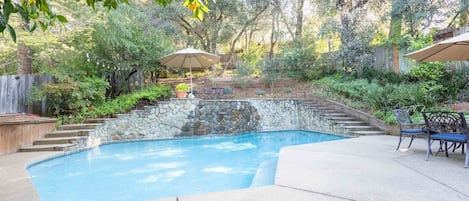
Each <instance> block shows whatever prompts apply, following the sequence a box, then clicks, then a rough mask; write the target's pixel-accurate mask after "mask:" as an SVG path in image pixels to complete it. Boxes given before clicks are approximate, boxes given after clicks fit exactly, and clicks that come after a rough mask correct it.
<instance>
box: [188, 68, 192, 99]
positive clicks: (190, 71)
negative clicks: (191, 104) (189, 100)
mask: <svg viewBox="0 0 469 201" xmlns="http://www.w3.org/2000/svg"><path fill="white" fill-rule="evenodd" d="M189 73H190V74H191V94H192V64H190V65H189Z"/></svg>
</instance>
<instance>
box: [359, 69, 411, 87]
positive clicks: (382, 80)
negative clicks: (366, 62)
mask: <svg viewBox="0 0 469 201" xmlns="http://www.w3.org/2000/svg"><path fill="white" fill-rule="evenodd" d="M351 75H352V77H353V78H355V79H367V80H368V82H371V81H372V80H376V81H377V82H378V83H379V84H380V85H385V84H399V83H403V82H408V81H409V80H411V77H410V76H409V75H407V74H403V73H399V74H396V73H394V72H393V71H391V70H380V69H375V68H371V67H364V68H362V69H361V70H360V71H355V72H354V73H352V74H351Z"/></svg>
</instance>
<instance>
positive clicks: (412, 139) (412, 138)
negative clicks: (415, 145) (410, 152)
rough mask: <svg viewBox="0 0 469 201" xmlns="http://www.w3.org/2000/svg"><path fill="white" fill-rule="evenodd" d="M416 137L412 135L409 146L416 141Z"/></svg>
mask: <svg viewBox="0 0 469 201" xmlns="http://www.w3.org/2000/svg"><path fill="white" fill-rule="evenodd" d="M414 137H415V135H412V137H411V138H410V142H409V146H408V147H407V148H410V146H411V145H412V142H413V141H414Z"/></svg>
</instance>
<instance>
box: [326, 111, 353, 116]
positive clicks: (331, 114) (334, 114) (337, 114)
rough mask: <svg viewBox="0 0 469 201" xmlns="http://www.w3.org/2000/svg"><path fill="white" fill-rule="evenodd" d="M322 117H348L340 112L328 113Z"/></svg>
mask: <svg viewBox="0 0 469 201" xmlns="http://www.w3.org/2000/svg"><path fill="white" fill-rule="evenodd" d="M323 116H326V117H347V116H349V115H348V114H345V113H341V112H330V113H329V112H328V113H324V114H323Z"/></svg>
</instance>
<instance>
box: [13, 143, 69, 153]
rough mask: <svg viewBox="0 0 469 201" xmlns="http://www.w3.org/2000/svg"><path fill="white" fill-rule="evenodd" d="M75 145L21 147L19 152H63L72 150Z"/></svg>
mask: <svg viewBox="0 0 469 201" xmlns="http://www.w3.org/2000/svg"><path fill="white" fill-rule="evenodd" d="M75 146H76V145H75V144H53V145H50V144H49V145H30V146H25V147H21V148H20V149H19V150H18V151H19V152H36V151H64V150H70V149H73V148H74V147H75Z"/></svg>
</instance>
